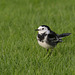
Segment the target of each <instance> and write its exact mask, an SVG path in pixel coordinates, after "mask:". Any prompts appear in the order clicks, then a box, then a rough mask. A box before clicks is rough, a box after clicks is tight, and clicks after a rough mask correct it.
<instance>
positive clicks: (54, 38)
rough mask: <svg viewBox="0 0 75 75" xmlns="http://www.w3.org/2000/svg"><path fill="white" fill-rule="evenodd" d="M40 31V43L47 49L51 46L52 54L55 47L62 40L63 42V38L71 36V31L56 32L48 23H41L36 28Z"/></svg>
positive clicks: (38, 37)
mask: <svg viewBox="0 0 75 75" xmlns="http://www.w3.org/2000/svg"><path fill="white" fill-rule="evenodd" d="M36 31H38V35H37V40H38V44H39V45H40V46H42V47H44V48H46V49H47V52H48V51H49V48H51V52H50V55H51V53H52V51H53V48H54V47H55V46H56V45H57V44H58V43H60V42H62V38H63V37H66V36H69V35H70V34H71V33H63V34H60V35H58V34H56V33H55V32H54V31H52V30H51V29H50V28H49V27H48V26H47V25H41V26H39V27H38V29H36Z"/></svg>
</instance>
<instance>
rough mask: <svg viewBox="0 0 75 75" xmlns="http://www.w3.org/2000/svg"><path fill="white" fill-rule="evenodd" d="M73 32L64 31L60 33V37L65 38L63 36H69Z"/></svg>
mask: <svg viewBox="0 0 75 75" xmlns="http://www.w3.org/2000/svg"><path fill="white" fill-rule="evenodd" d="M70 34H71V33H63V34H60V35H59V38H63V37H66V36H69V35H70Z"/></svg>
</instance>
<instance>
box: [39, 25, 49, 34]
mask: <svg viewBox="0 0 75 75" xmlns="http://www.w3.org/2000/svg"><path fill="white" fill-rule="evenodd" d="M38 29H39V31H38V33H39V34H43V33H46V34H49V33H50V31H49V30H48V29H47V27H42V26H40V27H39V28H38Z"/></svg>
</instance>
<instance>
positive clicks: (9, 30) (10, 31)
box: [0, 0, 75, 75]
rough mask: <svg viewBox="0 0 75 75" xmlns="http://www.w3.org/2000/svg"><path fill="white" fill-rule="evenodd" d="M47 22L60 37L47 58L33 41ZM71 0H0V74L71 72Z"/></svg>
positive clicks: (74, 61)
mask: <svg viewBox="0 0 75 75" xmlns="http://www.w3.org/2000/svg"><path fill="white" fill-rule="evenodd" d="M43 24H45V25H48V26H49V27H50V28H51V29H52V30H53V31H55V32H56V33H58V34H62V33H67V32H70V33H72V34H71V35H70V36H68V37H66V38H63V42H62V43H60V44H58V45H57V46H56V47H55V48H54V51H53V53H52V55H51V56H50V57H47V58H44V57H45V55H46V49H44V48H42V47H41V46H39V45H38V43H37V39H36V36H37V32H35V29H37V28H38V27H39V26H40V25H43ZM74 49H75V1H74V0H0V75H75V50H74Z"/></svg>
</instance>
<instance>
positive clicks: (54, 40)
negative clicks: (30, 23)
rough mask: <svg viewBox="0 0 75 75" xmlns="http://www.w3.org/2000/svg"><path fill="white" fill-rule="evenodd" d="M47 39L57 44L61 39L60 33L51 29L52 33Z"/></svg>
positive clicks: (53, 44)
mask: <svg viewBox="0 0 75 75" xmlns="http://www.w3.org/2000/svg"><path fill="white" fill-rule="evenodd" d="M47 40H48V41H47V43H48V44H50V45H52V46H55V45H56V44H57V43H58V41H59V39H58V35H57V34H56V33H55V32H53V31H51V33H50V34H49V35H48V37H47Z"/></svg>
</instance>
